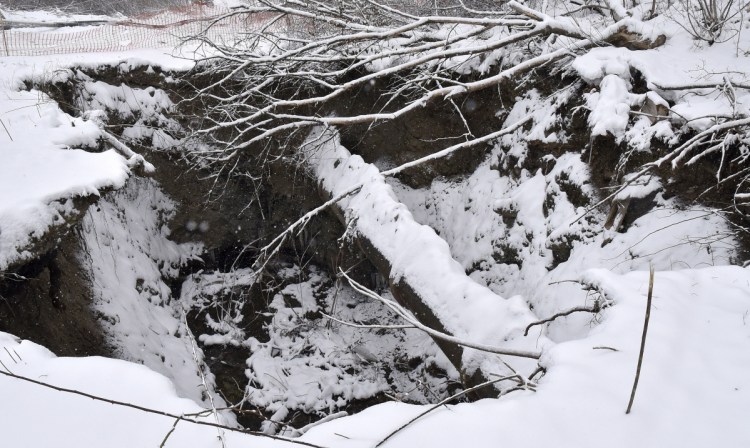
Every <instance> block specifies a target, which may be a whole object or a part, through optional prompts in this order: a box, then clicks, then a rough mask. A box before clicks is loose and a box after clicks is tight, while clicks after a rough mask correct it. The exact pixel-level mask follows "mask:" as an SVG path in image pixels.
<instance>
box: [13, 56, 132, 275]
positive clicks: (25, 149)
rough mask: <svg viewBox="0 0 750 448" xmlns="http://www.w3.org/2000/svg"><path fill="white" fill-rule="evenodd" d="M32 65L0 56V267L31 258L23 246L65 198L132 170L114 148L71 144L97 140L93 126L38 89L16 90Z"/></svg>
mask: <svg viewBox="0 0 750 448" xmlns="http://www.w3.org/2000/svg"><path fill="white" fill-rule="evenodd" d="M30 65H32V64H30V63H28V62H26V63H23V62H21V61H18V60H14V59H12V58H2V59H0V121H2V126H3V132H2V134H0V160H2V163H0V191H2V194H0V270H3V269H5V268H6V267H8V266H9V265H10V264H11V263H14V262H16V261H18V260H22V259H26V258H28V257H29V255H30V254H28V253H26V252H24V248H25V247H26V246H28V245H29V244H31V243H32V242H33V241H34V240H37V239H40V238H41V237H42V236H43V235H44V233H45V232H46V231H47V229H48V228H49V227H50V226H51V225H53V224H56V223H57V224H60V223H61V221H62V220H63V219H64V218H63V216H64V215H66V214H68V213H70V212H71V210H70V209H69V208H70V207H69V206H66V205H65V204H66V200H67V199H69V198H72V197H76V196H79V197H82V196H90V195H99V194H100V191H101V190H103V189H107V188H118V187H121V186H122V185H124V183H125V180H126V179H127V178H128V176H129V173H130V171H129V169H128V167H127V165H126V160H125V159H124V158H122V157H121V156H120V155H118V154H117V153H116V152H114V151H112V150H109V151H105V152H103V153H92V152H86V151H84V150H81V149H74V148H75V147H95V146H96V140H97V138H98V137H99V136H100V130H99V128H98V127H97V126H96V125H94V124H93V123H91V122H89V121H84V120H82V119H80V118H74V117H71V116H70V115H68V114H66V113H64V112H62V111H61V110H60V109H59V107H58V106H57V104H55V103H54V102H52V101H50V100H49V98H47V97H46V95H44V94H43V93H41V92H38V91H35V90H32V91H18V90H16V88H17V86H18V82H19V79H21V78H19V77H18V75H19V72H20V73H24V72H25V71H26V70H29V69H30V68H31V67H30ZM32 67H33V65H32ZM61 203H62V206H61V205H60V204H61ZM66 207H67V208H68V209H67V210H66ZM66 212H67V213H66Z"/></svg>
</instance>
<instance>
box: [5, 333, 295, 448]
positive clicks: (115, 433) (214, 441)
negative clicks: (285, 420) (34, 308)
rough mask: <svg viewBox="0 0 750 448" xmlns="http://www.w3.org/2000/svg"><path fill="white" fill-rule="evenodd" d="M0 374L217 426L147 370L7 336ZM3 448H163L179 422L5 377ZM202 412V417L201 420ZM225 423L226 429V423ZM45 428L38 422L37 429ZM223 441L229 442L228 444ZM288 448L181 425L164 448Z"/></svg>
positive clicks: (213, 430)
mask: <svg viewBox="0 0 750 448" xmlns="http://www.w3.org/2000/svg"><path fill="white" fill-rule="evenodd" d="M0 363H1V364H0V370H2V371H4V372H8V371H10V372H12V373H13V374H15V375H19V376H23V377H26V378H30V379H32V380H34V381H40V382H43V383H47V384H51V385H54V386H58V387H62V388H66V389H73V390H77V391H81V392H84V393H87V394H91V395H95V396H98V397H102V398H106V399H110V400H115V401H119V402H124V403H129V404H133V405H136V406H141V407H145V408H149V409H153V410H156V411H163V412H167V413H170V414H173V415H179V416H185V417H188V418H194V419H196V420H200V421H205V422H209V423H215V422H216V421H217V420H216V416H214V415H212V414H210V413H207V412H205V411H206V410H205V409H204V408H202V407H199V406H198V405H196V404H195V402H193V401H191V400H188V399H185V398H178V396H177V395H176V394H175V389H174V386H173V385H172V383H171V382H170V381H169V380H168V379H167V378H165V377H163V376H161V375H159V374H158V373H155V372H153V371H152V370H150V369H149V368H147V367H144V366H142V365H138V364H134V363H130V362H126V361H120V360H115V359H107V358H100V357H88V358H57V357H55V355H53V354H52V353H51V352H50V351H48V350H47V349H45V348H44V347H41V346H39V345H37V344H34V343H32V342H29V341H21V340H19V339H17V338H15V337H13V336H11V335H9V334H7V333H0ZM0 390H2V394H3V399H2V400H0V415H2V417H0V425H1V426H2V428H3V430H2V432H0V445H2V446H7V447H11V446H12V447H21V446H28V447H47V446H55V447H59V448H73V447H81V446H107V447H110V448H131V447H134V446H144V447H145V446H153V447H158V446H161V445H160V444H162V443H163V442H164V441H165V437H166V436H167V434H168V433H169V432H170V430H171V429H172V427H173V425H174V424H175V419H174V418H171V417H166V416H162V415H155V414H152V413H146V412H143V411H141V410H137V409H132V408H129V407H124V406H120V405H116V404H110V403H107V402H102V401H95V400H92V399H91V398H87V397H83V396H80V395H75V394H71V393H68V392H61V391H57V390H52V389H49V388H46V387H44V386H40V385H38V384H32V383H29V382H26V381H23V380H19V379H17V378H11V377H8V376H6V375H0ZM198 413H201V415H195V414H198ZM218 421H219V423H224V422H223V421H222V420H221V419H220V418H219V420H218ZM32 422H38V423H32ZM222 440H223V441H222ZM243 445H247V446H249V445H251V446H254V447H255V446H257V447H280V446H288V444H287V443H282V442H274V441H272V440H268V439H259V438H257V437H253V436H248V435H244V434H240V433H236V432H232V431H225V430H222V429H219V428H213V427H210V426H198V425H195V424H193V423H189V422H180V423H179V424H178V425H177V426H176V428H175V430H174V432H173V433H172V434H171V435H170V436H169V439H168V440H166V442H165V443H164V445H163V446H165V447H185V446H192V447H201V448H209V447H216V448H218V447H227V446H243Z"/></svg>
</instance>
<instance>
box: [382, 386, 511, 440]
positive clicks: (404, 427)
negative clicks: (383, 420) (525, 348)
mask: <svg viewBox="0 0 750 448" xmlns="http://www.w3.org/2000/svg"><path fill="white" fill-rule="evenodd" d="M514 378H517V379H521V380H522V381H523V378H521V377H520V375H518V374H515V375H510V376H504V377H501V378H496V379H494V380H490V381H486V382H484V383H482V384H477V385H476V386H474V387H470V388H468V389H466V390H462V391H461V392H459V393H457V394H454V395H451V396H450V397H448V398H446V399H445V400H443V401H441V402H440V403H437V404H435V405H433V406H431V407H429V408H427V409H426V410H425V411H423V412H421V413H419V414H418V415H417V416H416V417H414V418H412V419H411V420H409V421H408V422H406V423H404V424H403V425H401V426H399V427H398V428H396V430H395V431H393V432H391V433H390V434H388V435H387V436H386V437H385V438H384V439H383V440H381V441H380V442H378V444H377V445H375V448H378V447H379V446H381V445H383V444H384V443H385V442H387V441H388V439H390V438H391V437H393V436H395V435H396V434H398V433H399V432H401V431H402V430H404V429H406V428H407V427H408V426H409V425H411V424H412V423H414V422H415V421H417V420H419V419H420V418H422V417H424V416H425V415H427V414H429V413H430V412H432V411H434V410H435V409H437V408H439V407H441V406H444V405H446V404H448V403H450V402H451V401H453V400H455V399H456V398H460V397H462V396H464V395H466V394H469V393H471V392H474V391H475V390H478V389H481V388H483V387H487V386H491V385H493V384H495V383H499V382H500V381H507V380H510V379H514Z"/></svg>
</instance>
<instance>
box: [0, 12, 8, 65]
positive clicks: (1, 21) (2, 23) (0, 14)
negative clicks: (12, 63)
mask: <svg viewBox="0 0 750 448" xmlns="http://www.w3.org/2000/svg"><path fill="white" fill-rule="evenodd" d="M0 28H2V30H3V48H4V49H5V56H10V51H8V39H7V38H6V37H5V16H4V15H3V12H2V11H0Z"/></svg>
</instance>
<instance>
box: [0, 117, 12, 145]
mask: <svg viewBox="0 0 750 448" xmlns="http://www.w3.org/2000/svg"><path fill="white" fill-rule="evenodd" d="M0 124H1V125H3V129H5V133H6V134H8V138H9V139H10V141H13V137H11V136H10V132H8V128H6V127H5V123H3V120H0Z"/></svg>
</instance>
